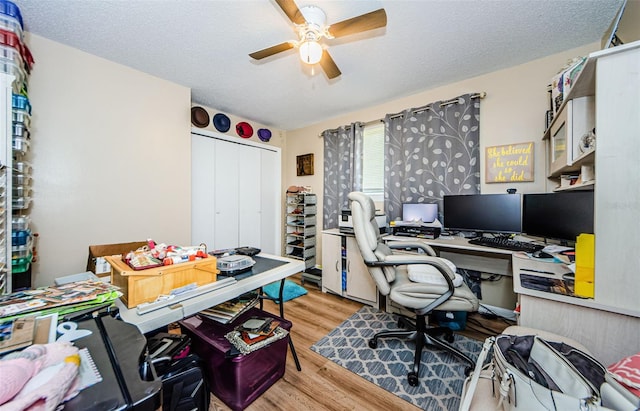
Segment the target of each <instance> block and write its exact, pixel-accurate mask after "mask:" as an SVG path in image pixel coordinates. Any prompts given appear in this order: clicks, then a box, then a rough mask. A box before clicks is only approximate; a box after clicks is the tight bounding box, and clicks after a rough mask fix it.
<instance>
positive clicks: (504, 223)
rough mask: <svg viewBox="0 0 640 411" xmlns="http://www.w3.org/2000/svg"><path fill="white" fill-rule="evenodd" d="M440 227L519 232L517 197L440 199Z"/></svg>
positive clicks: (520, 205)
mask: <svg viewBox="0 0 640 411" xmlns="http://www.w3.org/2000/svg"><path fill="white" fill-rule="evenodd" d="M443 203H444V206H443V214H444V226H445V228H446V229H447V230H450V231H472V232H489V233H520V232H522V196H521V195H520V194H467V195H450V196H444V199H443Z"/></svg>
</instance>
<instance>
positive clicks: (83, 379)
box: [78, 348, 102, 390]
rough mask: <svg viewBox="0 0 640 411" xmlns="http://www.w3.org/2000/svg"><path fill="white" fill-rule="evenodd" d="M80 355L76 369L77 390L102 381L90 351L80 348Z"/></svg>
mask: <svg viewBox="0 0 640 411" xmlns="http://www.w3.org/2000/svg"><path fill="white" fill-rule="evenodd" d="M78 354H79V355H80V368H79V369H78V378H79V386H78V389H79V390H84V389H85V388H87V387H90V386H92V385H94V384H97V383H99V382H100V381H102V375H100V370H98V367H97V366H96V363H95V362H94V361H93V357H91V353H90V352H89V349H87V348H81V349H80V350H79V352H78Z"/></svg>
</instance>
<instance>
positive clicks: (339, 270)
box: [336, 260, 340, 273]
mask: <svg viewBox="0 0 640 411" xmlns="http://www.w3.org/2000/svg"><path fill="white" fill-rule="evenodd" d="M339 262H340V261H338V260H336V273H337V272H338V271H340V270H338V263H339Z"/></svg>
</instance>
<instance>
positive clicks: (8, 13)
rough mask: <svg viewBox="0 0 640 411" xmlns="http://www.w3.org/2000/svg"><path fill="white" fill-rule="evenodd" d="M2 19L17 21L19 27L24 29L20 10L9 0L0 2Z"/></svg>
mask: <svg viewBox="0 0 640 411" xmlns="http://www.w3.org/2000/svg"><path fill="white" fill-rule="evenodd" d="M2 19H13V20H16V21H17V22H18V25H19V26H20V29H22V28H23V27H24V22H23V21H22V14H21V13H20V8H19V7H18V6H17V5H16V4H15V3H12V2H10V1H8V0H3V1H0V20H2Z"/></svg>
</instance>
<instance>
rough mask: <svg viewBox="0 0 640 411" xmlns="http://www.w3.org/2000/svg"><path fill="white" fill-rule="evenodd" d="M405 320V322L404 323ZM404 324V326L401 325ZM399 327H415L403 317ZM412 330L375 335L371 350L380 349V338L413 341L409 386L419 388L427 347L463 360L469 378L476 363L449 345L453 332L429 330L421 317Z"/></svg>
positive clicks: (439, 328)
mask: <svg viewBox="0 0 640 411" xmlns="http://www.w3.org/2000/svg"><path fill="white" fill-rule="evenodd" d="M403 320H405V321H403ZM401 323H402V324H401ZM398 324H399V326H413V325H414V324H412V323H411V322H409V321H406V319H404V318H403V317H400V319H399V320H398ZM411 328H412V329H408V330H407V329H398V330H388V331H382V332H379V333H377V334H375V335H374V336H373V337H371V339H370V340H369V348H372V349H375V348H377V347H378V339H379V338H389V337H392V338H401V339H404V340H409V341H413V342H415V344H416V348H415V355H414V362H413V367H412V370H411V371H410V372H409V373H408V374H407V380H408V382H409V385H411V386H414V387H415V386H417V385H418V376H419V375H420V361H421V357H422V349H423V347H424V346H425V345H431V346H435V347H436V348H439V349H441V350H444V351H448V352H449V353H451V354H453V355H455V356H456V357H458V358H459V359H461V360H463V361H464V362H466V363H467V364H469V365H468V366H467V367H465V371H464V374H465V376H468V375H469V374H470V373H471V370H472V369H473V366H474V365H475V363H474V362H473V360H472V359H471V358H469V357H468V356H467V355H465V354H464V353H462V352H461V351H460V350H458V349H456V348H455V347H453V346H451V345H449V344H448V343H452V342H453V340H454V337H453V331H452V330H451V329H450V328H447V327H432V328H427V325H426V320H425V316H423V315H419V316H418V317H417V318H416V323H415V327H411ZM441 335H442V336H443V337H444V339H445V340H446V341H447V342H448V343H447V342H445V341H442V340H440V339H439V338H436V336H441Z"/></svg>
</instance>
